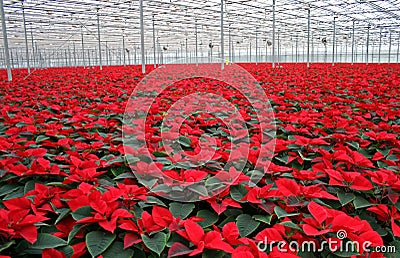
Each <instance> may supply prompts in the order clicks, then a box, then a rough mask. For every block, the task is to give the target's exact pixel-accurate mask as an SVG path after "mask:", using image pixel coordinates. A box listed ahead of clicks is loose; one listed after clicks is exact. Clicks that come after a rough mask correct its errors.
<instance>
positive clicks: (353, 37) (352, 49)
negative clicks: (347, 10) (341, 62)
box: [351, 20, 356, 65]
mask: <svg viewBox="0 0 400 258" xmlns="http://www.w3.org/2000/svg"><path fill="white" fill-rule="evenodd" d="M355 36H356V35H355V33H354V20H353V35H352V38H351V64H352V65H353V64H354V40H355Z"/></svg>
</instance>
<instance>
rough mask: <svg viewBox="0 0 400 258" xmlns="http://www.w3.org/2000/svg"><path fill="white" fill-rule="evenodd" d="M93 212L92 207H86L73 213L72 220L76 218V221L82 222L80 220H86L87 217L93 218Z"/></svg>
mask: <svg viewBox="0 0 400 258" xmlns="http://www.w3.org/2000/svg"><path fill="white" fill-rule="evenodd" d="M92 211H93V209H92V208H91V207H90V206H84V207H81V208H79V209H77V210H76V211H74V212H72V213H71V216H72V218H74V220H80V219H84V218H87V217H92V216H93V215H92V214H91V212H92Z"/></svg>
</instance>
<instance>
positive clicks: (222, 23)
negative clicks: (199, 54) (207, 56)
mask: <svg viewBox="0 0 400 258" xmlns="http://www.w3.org/2000/svg"><path fill="white" fill-rule="evenodd" d="M221 59H222V60H221V69H222V70H224V65H225V53H224V0H221Z"/></svg>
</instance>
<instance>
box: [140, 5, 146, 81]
mask: <svg viewBox="0 0 400 258" xmlns="http://www.w3.org/2000/svg"><path fill="white" fill-rule="evenodd" d="M139 9H140V44H141V52H142V73H146V59H145V55H144V24H143V0H139Z"/></svg>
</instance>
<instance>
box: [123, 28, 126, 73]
mask: <svg viewBox="0 0 400 258" xmlns="http://www.w3.org/2000/svg"><path fill="white" fill-rule="evenodd" d="M122 51H124V66H126V55H125V52H126V51H125V35H124V33H122Z"/></svg>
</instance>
